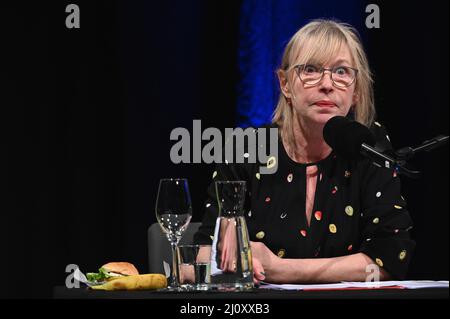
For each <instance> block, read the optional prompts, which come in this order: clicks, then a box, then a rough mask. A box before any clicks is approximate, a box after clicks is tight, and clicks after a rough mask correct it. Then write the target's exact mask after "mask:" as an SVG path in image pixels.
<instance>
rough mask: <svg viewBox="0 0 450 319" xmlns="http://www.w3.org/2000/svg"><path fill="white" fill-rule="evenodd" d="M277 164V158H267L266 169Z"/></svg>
mask: <svg viewBox="0 0 450 319" xmlns="http://www.w3.org/2000/svg"><path fill="white" fill-rule="evenodd" d="M276 164H277V158H276V157H275V156H271V157H269V159H268V160H267V168H272V167H274V166H275V165H276Z"/></svg>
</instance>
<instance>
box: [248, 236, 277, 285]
mask: <svg viewBox="0 0 450 319" xmlns="http://www.w3.org/2000/svg"><path fill="white" fill-rule="evenodd" d="M250 246H251V249H252V257H253V274H254V275H253V281H254V283H255V284H258V283H259V282H260V281H261V280H267V281H270V280H271V278H273V277H274V276H275V275H276V274H277V271H278V270H279V267H278V264H279V262H280V260H281V258H279V257H278V256H276V255H275V254H274V253H272V251H271V250H270V249H269V248H267V246H266V245H265V244H263V243H260V242H253V241H252V242H250Z"/></svg>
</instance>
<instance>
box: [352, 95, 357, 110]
mask: <svg viewBox="0 0 450 319" xmlns="http://www.w3.org/2000/svg"><path fill="white" fill-rule="evenodd" d="M358 102H359V95H358V93H356V92H355V93H353V98H352V108H353V109H355V107H356V103H358Z"/></svg>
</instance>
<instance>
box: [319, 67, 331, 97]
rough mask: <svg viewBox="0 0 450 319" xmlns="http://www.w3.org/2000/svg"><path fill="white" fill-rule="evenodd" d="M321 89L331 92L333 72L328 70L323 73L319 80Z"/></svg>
mask: <svg viewBox="0 0 450 319" xmlns="http://www.w3.org/2000/svg"><path fill="white" fill-rule="evenodd" d="M319 86H320V87H319V89H320V90H321V91H326V92H329V91H331V90H333V80H332V79H331V72H330V71H328V70H326V71H324V73H323V77H322V80H321V81H320V82H319Z"/></svg>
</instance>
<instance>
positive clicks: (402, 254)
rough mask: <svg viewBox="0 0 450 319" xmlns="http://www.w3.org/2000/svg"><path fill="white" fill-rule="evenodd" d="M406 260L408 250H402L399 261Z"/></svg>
mask: <svg viewBox="0 0 450 319" xmlns="http://www.w3.org/2000/svg"><path fill="white" fill-rule="evenodd" d="M405 258H406V250H402V251H401V252H400V254H399V255H398V259H400V260H402V261H403V260H405Z"/></svg>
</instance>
